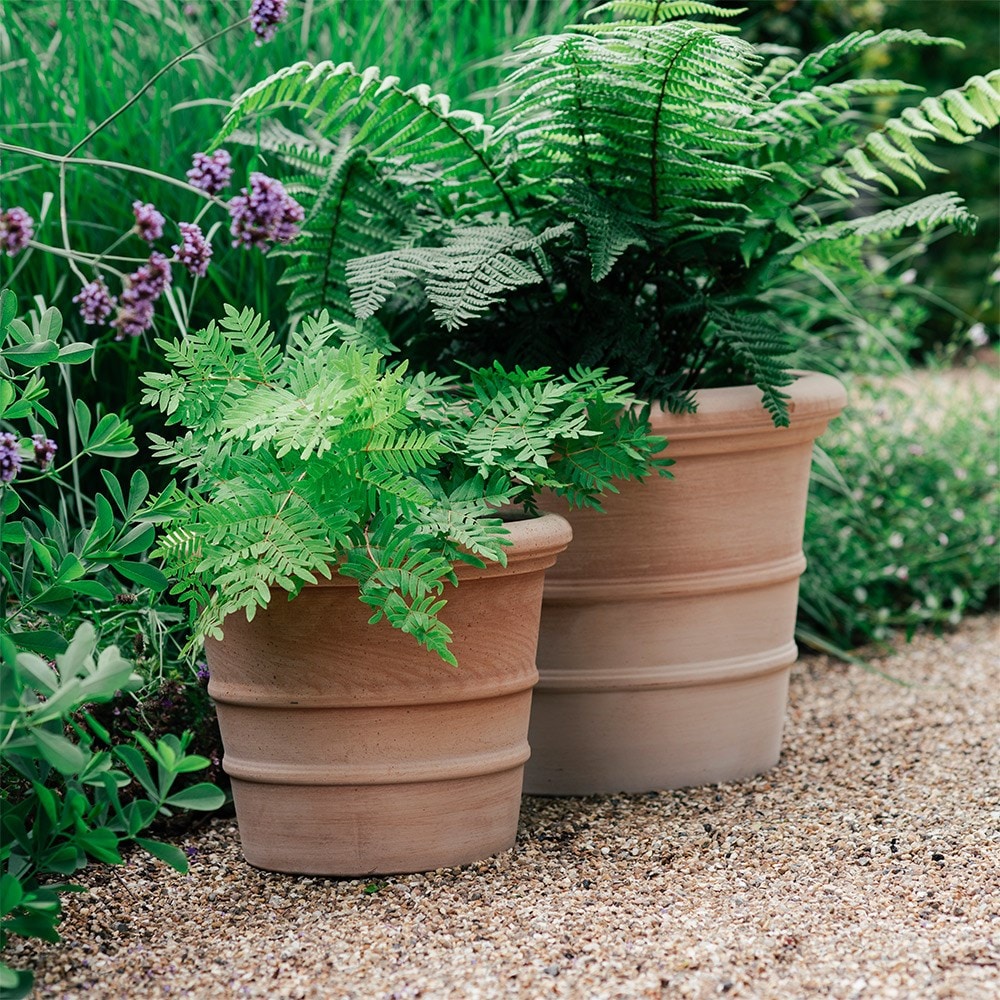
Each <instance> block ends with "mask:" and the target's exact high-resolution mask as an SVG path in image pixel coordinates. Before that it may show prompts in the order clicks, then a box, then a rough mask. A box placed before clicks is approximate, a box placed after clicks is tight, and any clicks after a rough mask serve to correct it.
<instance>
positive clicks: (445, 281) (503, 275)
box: [347, 223, 573, 330]
mask: <svg viewBox="0 0 1000 1000" xmlns="http://www.w3.org/2000/svg"><path fill="white" fill-rule="evenodd" d="M572 228H573V226H572V224H571V223H565V224H563V225H560V226H553V227H550V228H549V229H546V230H545V231H544V232H542V233H541V234H540V235H538V236H535V235H534V234H533V233H532V232H531V231H530V230H529V229H526V228H524V227H521V226H479V227H472V228H469V227H462V228H458V229H455V230H454V231H453V232H452V234H451V235H450V236H449V237H448V238H447V239H446V241H445V244H444V246H441V247H412V248H408V247H403V248H400V249H398V250H393V251H389V252H387V253H382V254H375V255H373V256H371V257H364V258H360V259H355V260H351V261H349V262H348V265H347V280H348V284H349V286H350V289H351V302H352V304H353V307H354V312H355V315H356V316H357V317H358V318H359V319H362V320H364V319H367V318H369V317H370V316H372V315H374V313H375V312H376V311H377V310H378V309H379V308H381V306H382V305H383V304H384V303H385V301H386V300H387V299H388V298H389V296H390V295H391V294H392V293H393V292H395V291H396V290H397V289H398V288H399V287H400V286H401V285H402V284H405V283H407V282H413V281H419V282H420V283H421V285H422V287H423V289H424V292H425V294H426V295H427V299H428V301H429V302H430V304H431V306H432V307H433V314H434V318H435V319H437V320H438V321H439V322H440V323H441V324H442V325H443V326H444V327H445V328H446V329H448V330H453V329H455V328H457V327H459V326H462V325H463V324H464V323H466V322H467V321H468V320H470V319H473V318H475V317H478V316H482V315H483V314H484V313H486V312H487V311H488V310H489V309H490V307H491V306H493V305H494V304H496V303H497V302H499V301H501V300H502V299H503V298H504V297H505V296H506V295H508V294H509V293H510V292H512V291H513V290H515V289H518V288H521V287H523V286H525V285H530V284H535V283H538V282H541V281H543V280H544V278H543V275H542V273H541V272H540V270H539V264H540V263H542V260H543V258H542V257H541V254H542V252H543V249H544V246H545V244H546V243H548V242H549V241H551V240H554V239H558V238H560V237H562V236H564V235H566V234H567V233H568V232H570V231H571V230H572ZM516 254H524V255H525V256H527V257H528V261H527V262H526V261H524V260H522V259H520V258H519V257H517V256H515V255H516Z"/></svg>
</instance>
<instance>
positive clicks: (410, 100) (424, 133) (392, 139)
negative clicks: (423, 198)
mask: <svg viewBox="0 0 1000 1000" xmlns="http://www.w3.org/2000/svg"><path fill="white" fill-rule="evenodd" d="M399 82H400V81H399V78H398V77H396V76H383V75H382V73H381V72H380V70H379V69H378V67H375V66H370V67H369V68H368V69H366V70H358V69H356V68H355V66H354V65H353V64H352V63H340V64H337V65H335V64H333V63H331V62H322V63H318V64H316V65H313V64H311V63H307V62H300V63H296V64H295V65H294V66H289V67H286V68H284V69H281V70H279V71H278V72H277V73H274V74H272V75H271V76H270V77H268V78H267V79H266V80H264V81H262V82H261V83H259V84H257V85H256V86H254V87H251V88H250V89H249V90H247V91H245V92H244V93H243V94H241V95H240V96H239V97H238V98H237V99H236V101H235V102H234V104H233V106H232V108H231V109H230V111H229V114H228V115H227V117H226V120H225V122H224V123H223V125H222V128H221V129H220V130H219V132H218V134H217V135H216V136H215V138H214V139H213V141H212V148H215V147H217V146H218V145H220V144H221V143H222V142H224V141H225V140H226V139H227V138H228V137H229V136H230V135H231V134H232V133H233V132H234V131H235V130H236V129H237V128H240V127H242V126H243V125H244V124H245V123H246V122H248V121H252V120H253V119H254V117H255V116H258V115H262V114H264V115H266V114H269V113H271V112H272V111H273V110H274V109H275V108H276V107H279V106H282V105H285V104H288V105H290V106H292V107H294V108H295V109H296V110H297V111H298V112H299V113H300V114H301V115H302V116H303V117H304V118H305V119H306V120H308V121H309V122H310V124H311V126H312V128H313V129H315V131H316V132H317V133H318V134H319V135H321V136H325V137H330V136H332V135H335V134H338V133H340V132H341V131H342V130H343V129H345V128H350V129H355V130H356V131H354V132H353V134H352V137H351V147H352V148H358V149H364V150H365V151H366V153H367V156H368V157H369V158H370V159H371V161H372V162H373V163H375V164H377V165H378V167H379V170H380V172H381V173H382V174H383V175H384V176H387V177H395V178H397V179H404V178H406V177H409V176H412V175H413V174H415V173H417V174H419V173H423V172H429V173H431V174H433V175H434V176H436V177H437V178H438V180H439V182H440V183H442V184H443V185H445V186H452V187H454V188H455V189H456V192H457V193H458V194H459V197H460V198H468V197H469V196H470V194H471V193H473V192H474V193H475V195H476V199H477V200H483V199H486V200H489V199H490V198H492V199H493V200H499V201H500V202H501V203H503V204H505V205H506V206H507V208H508V209H511V208H512V207H513V202H512V201H511V200H510V195H509V193H508V191H507V189H506V187H505V183H504V181H503V180H502V178H501V171H500V169H499V168H498V167H497V166H496V165H495V164H494V162H493V159H492V151H491V138H492V134H493V130H492V127H491V126H489V125H487V124H486V122H485V120H484V119H483V117H482V115H480V114H478V113H477V112H473V111H466V110H462V109H452V108H451V105H450V101H449V99H448V97H447V96H446V95H444V94H434V93H432V92H431V91H430V89H429V88H428V87H427V86H426V85H424V84H420V85H418V86H415V87H410V88H409V89H406V90H404V89H403V88H402V87H400V85H399Z"/></svg>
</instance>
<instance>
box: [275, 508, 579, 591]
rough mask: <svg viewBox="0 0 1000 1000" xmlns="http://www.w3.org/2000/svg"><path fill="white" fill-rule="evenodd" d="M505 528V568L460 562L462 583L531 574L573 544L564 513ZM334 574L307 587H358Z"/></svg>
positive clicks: (508, 524) (544, 514) (512, 523)
mask: <svg viewBox="0 0 1000 1000" xmlns="http://www.w3.org/2000/svg"><path fill="white" fill-rule="evenodd" d="M504 527H505V528H506V529H507V530H508V531H509V532H510V536H511V540H512V544H511V545H508V546H506V548H505V550H504V551H505V553H506V555H507V565H506V566H501V565H500V563H491V562H488V563H487V564H486V566H485V567H484V568H482V569H480V568H479V567H476V566H470V565H468V564H466V563H458V564H457V565H456V566H455V573H456V574H457V576H458V579H459V580H469V579H474V578H479V579H482V578H483V577H487V576H503V575H505V574H507V573H511V572H527V571H528V570H530V569H532V568H534V567H535V566H536V564H537V563H539V562H545V563H546V564H547V565H549V564H551V562H553V561H555V557H556V556H557V555H559V553H560V552H562V551H563V550H564V549H565V548H566V546H568V545H569V543H570V541H571V539H572V538H573V529H572V527H571V526H570V523H569V521H567V520H566V518H564V517H563V516H562V515H560V514H550V513H549V512H548V511H541V512H540V513H539V515H538V516H537V517H528V518H523V519H520V520H514V521H505V522H504ZM332 573H333V575H332V577H331V578H330V579H329V580H328V579H326V577H323V576H319V577H317V580H316V582H315V583H311V584H306V587H305V589H309V588H312V587H354V588H357V586H358V581H357V580H355V579H354V578H353V577H349V576H343V575H342V574H341V573H338V572H337V570H336V569H333V571H332ZM272 589H274V590H279V589H280V588H272Z"/></svg>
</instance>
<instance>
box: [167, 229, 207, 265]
mask: <svg viewBox="0 0 1000 1000" xmlns="http://www.w3.org/2000/svg"><path fill="white" fill-rule="evenodd" d="M177 228H178V229H180V231H181V243H180V245H179V246H178V245H175V246H174V247H173V248H172V249H173V251H174V254H175V255H176V257H177V260H178V261H180V263H181V264H183V265H184V266H185V267H186V268H187V269H188V272H189V273H190V274H191V275H192V276H193V277H195V278H204V277H205V272H206V271H207V270H208V262H209V261H210V260H211V259H212V244H211V243H209V242H208V240H206V239H205V237H204V236H203V235H202V232H201V227H200V226H199V225H197V224H196V223H194V222H179V223H177Z"/></svg>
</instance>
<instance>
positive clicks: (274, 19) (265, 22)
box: [250, 0, 288, 45]
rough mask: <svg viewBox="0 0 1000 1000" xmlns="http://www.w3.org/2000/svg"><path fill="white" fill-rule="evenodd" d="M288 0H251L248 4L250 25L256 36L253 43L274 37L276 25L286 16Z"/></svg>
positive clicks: (259, 42) (266, 40)
mask: <svg viewBox="0 0 1000 1000" xmlns="http://www.w3.org/2000/svg"><path fill="white" fill-rule="evenodd" d="M287 4H288V0H253V3H251V4H250V27H251V28H252V29H253V33H254V34H255V35H256V36H257V41H256V42H255V43H254V44H255V45H263V44H264V42H269V41H270V40H271V39H272V38H274V34H275V32H276V31H277V30H278V25H279V24H280V23H281V22H282V21H284V20H285V18H286V17H288V11H287V10H286V9H285V8H286V6H287Z"/></svg>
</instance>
